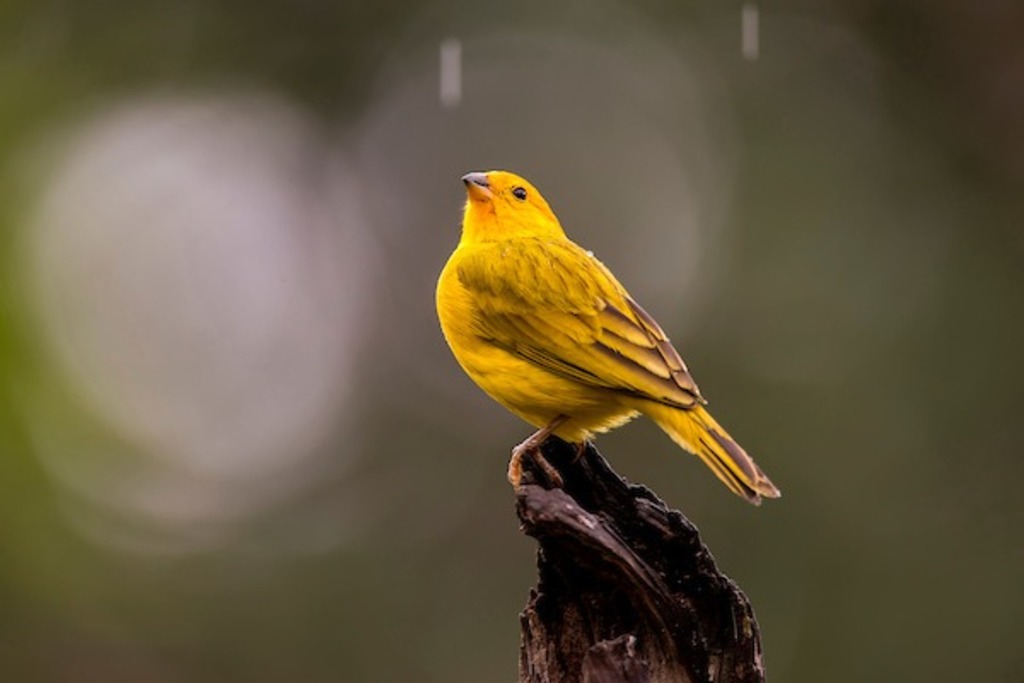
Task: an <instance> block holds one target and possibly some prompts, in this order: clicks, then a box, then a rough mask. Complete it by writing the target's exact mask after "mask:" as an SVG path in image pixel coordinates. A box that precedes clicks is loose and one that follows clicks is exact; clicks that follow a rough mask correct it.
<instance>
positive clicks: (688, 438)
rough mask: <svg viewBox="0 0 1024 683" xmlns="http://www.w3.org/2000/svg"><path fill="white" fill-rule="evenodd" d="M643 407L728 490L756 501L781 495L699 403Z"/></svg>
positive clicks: (756, 502)
mask: <svg viewBox="0 0 1024 683" xmlns="http://www.w3.org/2000/svg"><path fill="white" fill-rule="evenodd" d="M641 410H642V411H643V412H644V413H645V414H646V415H647V416H648V417H650V418H651V419H652V420H654V421H655V422H656V423H657V424H658V426H659V427H661V428H662V429H663V430H665V432H666V433H667V434H668V435H669V436H670V437H672V440H673V441H675V442H676V443H677V444H679V445H680V446H682V447H683V448H685V449H686V450H688V451H689V452H691V453H693V454H694V455H697V456H698V457H700V459H701V460H703V461H704V464H706V465H707V466H708V467H710V468H711V471H712V472H714V473H715V476H717V477H718V478H719V479H721V480H722V482H723V483H724V484H725V485H726V486H728V487H729V490H730V491H732V492H733V493H735V494H736V495H739V496H742V497H744V498H746V499H747V501H749V502H751V503H753V504H754V505H760V504H761V497H762V496H763V497H765V498H778V497H779V496H780V495H782V493H781V492H780V491H779V489H777V488H775V485H774V484H773V483H772V482H771V480H769V479H768V477H767V476H766V475H765V473H764V472H762V471H761V468H759V467H758V466H757V465H756V464H755V463H754V460H753V459H752V458H751V457H750V456H749V455H747V453H746V451H744V450H743V449H742V448H740V445H739V444H738V443H736V442H735V441H733V440H732V437H730V436H729V433H728V432H726V431H725V430H724V429H722V426H721V425H719V424H718V423H717V422H715V418H713V417H711V414H710V413H708V411H707V410H705V409H704V406H702V405H700V404H697V405H694V406H693V407H692V408H674V407H672V406H667V405H664V404H662V403H647V402H645V404H644V405H643V406H642V408H641Z"/></svg>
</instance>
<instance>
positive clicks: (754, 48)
mask: <svg viewBox="0 0 1024 683" xmlns="http://www.w3.org/2000/svg"><path fill="white" fill-rule="evenodd" d="M759 24H760V18H759V16H758V10H757V5H755V4H754V3H752V2H748V3H746V4H744V5H743V14H742V18H741V20H740V35H741V42H742V48H741V49H742V51H743V58H744V59H746V60H747V61H751V62H753V61H757V58H758V57H759V56H760V53H761V46H760V26H759Z"/></svg>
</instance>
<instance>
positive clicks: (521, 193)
mask: <svg viewBox="0 0 1024 683" xmlns="http://www.w3.org/2000/svg"><path fill="white" fill-rule="evenodd" d="M512 196H513V197H515V198H516V199H518V200H519V201H525V200H526V190H524V189H523V188H521V187H513V188H512Z"/></svg>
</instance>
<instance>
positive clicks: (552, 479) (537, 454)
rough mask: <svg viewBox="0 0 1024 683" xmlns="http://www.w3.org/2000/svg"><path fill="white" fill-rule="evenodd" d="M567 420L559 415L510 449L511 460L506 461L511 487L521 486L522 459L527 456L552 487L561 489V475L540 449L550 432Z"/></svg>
mask: <svg viewBox="0 0 1024 683" xmlns="http://www.w3.org/2000/svg"><path fill="white" fill-rule="evenodd" d="M567 419H569V418H568V417H566V416H565V415H559V416H558V417H556V418H555V419H554V420H552V421H551V422H550V423H549V424H548V425H547V426H546V427H544V428H542V429H538V430H537V431H536V432H534V433H533V434H531V435H530V436H529V438H527V439H526V440H525V441H523V442H522V443H521V444H519V445H518V446H516V447H515V448H513V449H512V458H511V459H510V460H509V461H508V482H509V483H510V484H512V486H514V487H516V488H518V487H519V486H521V485H522V480H523V458H524V457H525V456H529V457H530V458H532V459H533V462H534V464H536V465H537V467H539V468H540V469H541V471H542V472H544V476H545V477H546V478H547V480H548V482H549V483H550V484H551V485H552V486H553V487H555V488H562V484H563V483H564V482H563V480H562V475H561V474H559V472H558V470H557V469H555V466H554V465H552V464H551V463H550V462H548V459H547V458H545V457H544V454H543V453H542V452H541V449H540V447H541V445H542V444H543V443H544V441H545V440H546V439H547V438H548V437H549V436H550V435H551V432H553V431H554V430H556V429H558V427H559V426H561V425H562V424H563V423H564V422H565V421H566V420H567Z"/></svg>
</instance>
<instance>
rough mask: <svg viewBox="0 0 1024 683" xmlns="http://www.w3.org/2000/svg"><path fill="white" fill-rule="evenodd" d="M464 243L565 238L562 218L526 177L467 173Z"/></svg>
mask: <svg viewBox="0 0 1024 683" xmlns="http://www.w3.org/2000/svg"><path fill="white" fill-rule="evenodd" d="M462 182H463V183H465V184H466V195H467V200H466V213H465V216H464V217H463V221H462V238H463V240H469V241H477V242H485V241H499V240H504V239H514V238H520V237H564V236H565V233H564V232H563V231H562V226H561V225H560V224H559V223H558V218H556V217H555V214H554V212H553V211H552V210H551V207H550V206H548V203H547V202H546V201H544V197H542V196H541V194H540V192H538V191H537V188H535V187H534V186H533V185H531V184H530V183H529V181H527V180H526V179H525V178H520V177H519V176H517V175H516V174H514V173H509V172H508V171H487V172H474V173H467V174H466V175H464V176H462Z"/></svg>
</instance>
